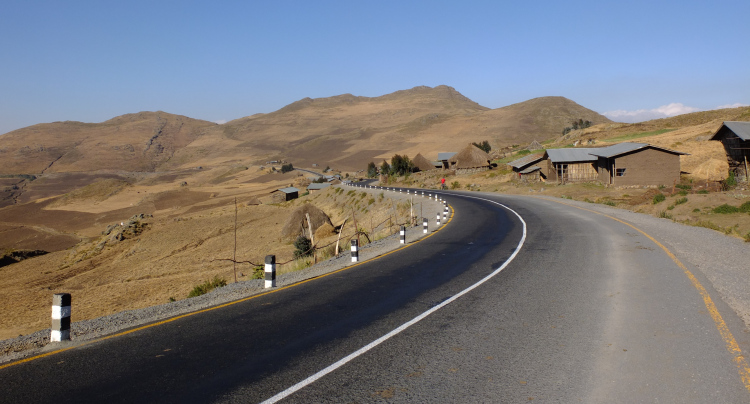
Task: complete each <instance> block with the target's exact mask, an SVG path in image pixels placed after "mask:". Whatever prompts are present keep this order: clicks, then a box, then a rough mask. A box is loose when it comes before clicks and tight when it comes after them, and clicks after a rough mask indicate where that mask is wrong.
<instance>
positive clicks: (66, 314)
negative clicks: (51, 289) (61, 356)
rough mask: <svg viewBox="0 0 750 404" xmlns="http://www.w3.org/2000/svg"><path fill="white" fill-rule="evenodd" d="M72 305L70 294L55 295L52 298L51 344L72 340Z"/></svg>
mask: <svg viewBox="0 0 750 404" xmlns="http://www.w3.org/2000/svg"><path fill="white" fill-rule="evenodd" d="M70 303H71V298H70V293H55V294H54V295H53V296H52V328H51V329H50V336H49V340H50V342H60V341H67V340H70Z"/></svg>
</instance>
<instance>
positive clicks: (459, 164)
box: [448, 143, 490, 169]
mask: <svg viewBox="0 0 750 404" xmlns="http://www.w3.org/2000/svg"><path fill="white" fill-rule="evenodd" d="M448 162H449V163H450V165H451V168H457V169H467V168H486V167H489V166H490V155H489V154H487V153H485V151H484V150H482V149H480V148H478V147H476V146H474V145H473V144H471V143H469V145H468V146H466V147H465V148H464V149H463V150H461V151H460V152H458V153H456V154H455V155H454V156H453V157H451V158H450V160H448Z"/></svg>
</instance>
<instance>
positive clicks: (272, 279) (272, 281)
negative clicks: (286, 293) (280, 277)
mask: <svg viewBox="0 0 750 404" xmlns="http://www.w3.org/2000/svg"><path fill="white" fill-rule="evenodd" d="M265 270H266V271H265V272H266V288H273V287H276V256H275V255H266V267H265Z"/></svg>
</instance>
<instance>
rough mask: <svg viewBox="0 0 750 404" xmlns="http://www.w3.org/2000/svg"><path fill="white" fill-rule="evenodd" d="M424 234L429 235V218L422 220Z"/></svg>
mask: <svg viewBox="0 0 750 404" xmlns="http://www.w3.org/2000/svg"><path fill="white" fill-rule="evenodd" d="M422 233H424V234H427V218H426V217H423V218H422Z"/></svg>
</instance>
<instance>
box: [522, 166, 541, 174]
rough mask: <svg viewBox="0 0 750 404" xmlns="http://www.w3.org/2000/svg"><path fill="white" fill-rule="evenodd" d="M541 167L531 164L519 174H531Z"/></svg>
mask: <svg viewBox="0 0 750 404" xmlns="http://www.w3.org/2000/svg"><path fill="white" fill-rule="evenodd" d="M541 169H542V167H539V166H531V167H529V168H527V169H525V170H523V171H521V172H520V173H521V174H531V173H533V172H534V171H537V170H541Z"/></svg>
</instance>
